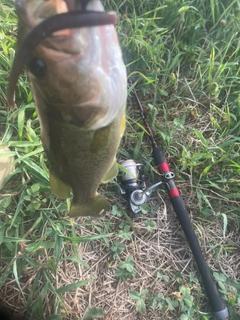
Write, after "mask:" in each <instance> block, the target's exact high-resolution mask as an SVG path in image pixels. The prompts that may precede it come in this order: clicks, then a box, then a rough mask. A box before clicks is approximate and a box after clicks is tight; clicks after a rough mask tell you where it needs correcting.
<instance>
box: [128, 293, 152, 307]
mask: <svg viewBox="0 0 240 320" xmlns="http://www.w3.org/2000/svg"><path fill="white" fill-rule="evenodd" d="M148 294H149V292H148V290H146V289H144V290H142V291H141V292H140V293H138V292H137V291H131V292H130V293H129V296H130V297H131V298H132V299H133V300H134V301H135V302H136V310H137V311H138V312H144V311H145V310H146V305H145V299H146V297H147V296H148Z"/></svg>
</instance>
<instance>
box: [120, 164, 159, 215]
mask: <svg viewBox="0 0 240 320" xmlns="http://www.w3.org/2000/svg"><path fill="white" fill-rule="evenodd" d="M121 166H122V171H121V173H120V175H119V180H120V190H121V194H123V195H126V197H127V199H128V201H129V203H130V207H131V210H132V212H133V213H134V214H135V215H138V214H139V213H140V212H141V205H143V204H145V203H147V202H148V200H149V198H150V197H151V194H152V192H153V189H154V188H156V187H157V186H159V185H160V184H163V182H162V181H160V182H158V183H155V184H153V185H152V186H151V187H149V188H147V187H146V183H145V176H144V174H143V165H142V164H140V163H136V162H135V161H134V160H132V159H129V160H125V161H123V162H122V163H121Z"/></svg>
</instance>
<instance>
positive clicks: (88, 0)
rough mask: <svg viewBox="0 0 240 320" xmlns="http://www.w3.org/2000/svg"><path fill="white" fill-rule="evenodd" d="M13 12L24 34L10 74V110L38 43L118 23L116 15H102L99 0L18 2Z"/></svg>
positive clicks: (30, 0)
mask: <svg viewBox="0 0 240 320" xmlns="http://www.w3.org/2000/svg"><path fill="white" fill-rule="evenodd" d="M16 9H17V11H18V13H19V16H20V17H23V21H22V22H23V25H24V27H23V30H21V32H20V37H21V34H24V35H25V34H27V35H26V37H25V38H24V39H22V41H21V42H22V44H21V46H20V48H19V50H18V52H17V54H16V55H15V58H14V61H13V66H12V70H11V73H10V78H9V85H8V104H9V106H11V107H13V106H14V91H15V87H16V85H17V81H18V78H19V75H20V73H21V71H22V68H23V66H24V65H25V64H26V63H27V61H28V59H29V57H30V56H31V53H32V50H33V49H34V48H35V47H36V46H37V45H38V44H39V43H41V42H42V41H44V40H46V39H48V38H49V37H51V38H52V39H54V38H55V40H56V39H57V38H58V39H59V38H65V39H67V38H69V37H71V36H72V35H73V34H74V31H71V30H73V29H75V30H76V29H79V28H83V27H93V26H101V25H108V24H116V23H117V16H116V14H115V13H106V12H104V10H103V7H102V4H101V2H100V1H99V0H44V1H43V0H39V1H32V0H17V4H16ZM20 19H21V18H20ZM49 43H50V42H49ZM68 53H70V52H68Z"/></svg>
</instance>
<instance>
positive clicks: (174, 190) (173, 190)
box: [168, 188, 180, 198]
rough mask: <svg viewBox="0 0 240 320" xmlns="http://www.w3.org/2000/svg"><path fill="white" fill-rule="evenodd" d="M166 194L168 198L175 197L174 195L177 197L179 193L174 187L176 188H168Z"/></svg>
mask: <svg viewBox="0 0 240 320" xmlns="http://www.w3.org/2000/svg"><path fill="white" fill-rule="evenodd" d="M168 195H169V197H170V198H175V197H179V196H180V193H179V191H178V189H177V188H176V189H172V190H169V191H168Z"/></svg>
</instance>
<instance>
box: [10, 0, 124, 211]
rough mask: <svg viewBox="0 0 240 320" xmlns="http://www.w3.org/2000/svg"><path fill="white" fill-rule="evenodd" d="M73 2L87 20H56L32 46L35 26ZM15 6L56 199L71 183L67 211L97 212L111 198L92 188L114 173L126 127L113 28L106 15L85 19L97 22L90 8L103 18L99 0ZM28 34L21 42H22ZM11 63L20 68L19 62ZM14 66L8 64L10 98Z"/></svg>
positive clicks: (45, 0)
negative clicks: (80, 22) (76, 22)
mask: <svg viewBox="0 0 240 320" xmlns="http://www.w3.org/2000/svg"><path fill="white" fill-rule="evenodd" d="M79 9H80V10H82V11H81V12H80V13H79V15H78V17H80V16H81V14H82V17H83V18H86V17H90V18H89V19H87V18H86V20H87V23H88V24H89V27H81V28H78V27H76V26H74V28H73V26H68V24H66V25H64V21H63V26H61V28H59V27H57V28H55V27H54V28H55V29H56V31H55V29H54V28H53V29H54V32H53V33H52V34H51V35H49V36H48V37H45V38H44V37H43V39H41V41H37V42H39V43H37V44H34V46H33V45H32V43H31V42H34V36H33V37H32V38H31V37H30V36H29V34H30V33H31V31H32V30H33V32H34V28H35V29H37V27H38V26H41V23H44V21H46V25H47V23H48V20H46V19H49V21H50V20H51V17H52V18H53V20H54V19H55V17H59V14H62V15H63V16H64V14H66V16H68V13H69V14H70V13H71V14H72V13H73V14H74V12H75V11H76V10H79ZM16 11H17V15H18V19H19V24H18V33H19V36H18V43H19V46H20V48H21V49H20V50H22V51H24V53H23V54H22V56H23V55H24V54H25V55H26V52H27V58H28V59H27V60H28V63H27V72H28V77H29V80H30V84H31V88H32V92H33V96H34V100H35V103H36V107H37V112H38V116H39V120H40V126H41V139H42V143H43V147H44V150H45V153H46V155H47V158H48V161H49V171H50V187H51V190H52V192H53V193H55V194H56V195H57V196H59V197H61V198H68V197H70V192H71V190H72V192H73V200H72V203H71V208H70V217H77V216H99V215H101V214H103V213H105V212H106V211H109V210H110V204H109V202H108V201H107V200H106V198H105V197H103V196H101V195H99V194H98V192H97V190H98V187H99V185H100V183H101V182H107V181H110V180H111V179H113V178H114V177H115V176H116V175H117V172H118V170H117V164H116V153H117V150H118V147H119V144H120V139H121V137H122V135H123V132H124V129H125V106H126V95H127V79H126V68H125V65H124V63H123V60H122V54H121V50H120V47H119V44H118V39H117V34H116V31H115V28H114V26H113V25H111V24H107V25H104V24H106V23H107V22H103V23H102V24H103V25H102V26H94V27H93V26H91V25H92V24H95V25H96V24H98V23H97V19H93V20H94V21H92V20H91V19H92V18H91V16H90V15H91V14H95V16H96V17H97V16H98V13H97V12H100V13H99V15H101V13H102V14H103V16H104V17H105V15H104V14H105V13H103V11H104V9H103V6H102V4H101V2H100V1H99V0H90V1H82V2H81V1H74V0H65V1H63V0H17V1H16ZM76 12H78V11H76ZM87 14H89V16H87ZM76 15H77V14H76ZM109 16H110V15H109ZM70 20H71V19H70ZM51 21H52V20H51ZM54 21H55V20H54ZM60 21H61V19H60ZM109 23H111V22H109ZM99 24H100V23H99ZM39 28H40V33H39V32H38V34H40V35H41V36H42V35H43V34H44V33H43V32H41V31H42V30H41V27H39ZM70 28H71V29H70ZM72 28H73V29H72ZM50 29H51V28H50ZM27 36H29V39H30V38H31V39H30V40H29V39H27V40H29V41H26V43H27V48H26V45H24V46H22V47H21V44H22V43H24V41H25V39H26V37H27ZM28 47H29V48H28ZM19 57H21V52H20V54H19ZM17 59H19V61H20V60H21V59H20V58H17ZM17 59H16V60H17ZM24 59H25V58H24ZM24 59H23V60H24ZM21 63H22V62H21ZM15 68H16V69H17V68H18V69H19V68H20V69H21V67H19V65H18V63H15ZM17 73H19V70H18V71H14V67H13V71H12V76H11V78H10V79H14V77H15V80H10V84H9V88H10V89H9V92H10V93H9V102H10V103H11V102H12V97H11V94H12V90H13V87H14V81H16V78H17V75H16V74H17Z"/></svg>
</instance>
